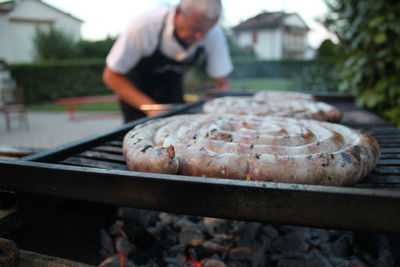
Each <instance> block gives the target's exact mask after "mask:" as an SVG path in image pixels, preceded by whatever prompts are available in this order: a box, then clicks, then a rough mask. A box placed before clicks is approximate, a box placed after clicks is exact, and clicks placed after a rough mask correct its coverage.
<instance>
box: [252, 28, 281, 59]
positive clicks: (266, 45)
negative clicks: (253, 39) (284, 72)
mask: <svg viewBox="0 0 400 267" xmlns="http://www.w3.org/2000/svg"><path fill="white" fill-rule="evenodd" d="M281 36H282V35H281V33H280V31H279V30H262V31H258V38H257V43H255V45H254V49H255V52H256V55H257V58H258V59H270V60H275V59H280V58H281V55H282V49H281V40H282V38H281Z"/></svg>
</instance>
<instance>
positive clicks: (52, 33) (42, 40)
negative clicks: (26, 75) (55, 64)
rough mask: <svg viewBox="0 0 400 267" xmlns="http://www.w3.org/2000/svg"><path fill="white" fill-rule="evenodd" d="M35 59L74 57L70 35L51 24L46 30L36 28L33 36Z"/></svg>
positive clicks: (73, 45) (73, 47) (73, 44)
mask: <svg viewBox="0 0 400 267" xmlns="http://www.w3.org/2000/svg"><path fill="white" fill-rule="evenodd" d="M33 42H34V45H35V57H36V59H37V60H52V59H66V58H73V57H75V51H76V49H75V43H74V41H73V39H72V38H71V37H69V36H68V35H67V34H65V33H64V32H62V31H61V30H58V29H56V28H55V27H53V26H51V27H50V28H49V29H48V30H43V29H40V28H36V32H35V36H34V38H33Z"/></svg>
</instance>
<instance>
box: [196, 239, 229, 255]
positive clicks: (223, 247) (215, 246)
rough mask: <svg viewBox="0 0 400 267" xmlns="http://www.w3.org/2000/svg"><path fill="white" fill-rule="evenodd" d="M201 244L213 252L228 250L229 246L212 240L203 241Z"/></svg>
mask: <svg viewBox="0 0 400 267" xmlns="http://www.w3.org/2000/svg"><path fill="white" fill-rule="evenodd" d="M201 245H202V246H203V247H204V248H206V249H208V250H210V251H213V252H214V253H223V252H226V251H228V250H229V246H226V245H222V244H219V243H217V242H212V241H204V242H203V243H202V244H201Z"/></svg>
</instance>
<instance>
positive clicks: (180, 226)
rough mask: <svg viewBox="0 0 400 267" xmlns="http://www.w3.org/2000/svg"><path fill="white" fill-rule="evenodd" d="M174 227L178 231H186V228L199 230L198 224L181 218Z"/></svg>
mask: <svg viewBox="0 0 400 267" xmlns="http://www.w3.org/2000/svg"><path fill="white" fill-rule="evenodd" d="M173 225H174V227H175V228H177V229H181V230H182V229H185V228H197V226H196V224H195V223H193V222H192V221H190V220H188V219H187V218H186V217H183V216H182V218H179V219H178V220H176V221H175V222H174V224H173Z"/></svg>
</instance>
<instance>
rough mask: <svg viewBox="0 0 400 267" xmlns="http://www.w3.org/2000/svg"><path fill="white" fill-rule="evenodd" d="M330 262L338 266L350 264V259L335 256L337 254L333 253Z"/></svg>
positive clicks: (343, 266) (344, 266)
mask: <svg viewBox="0 0 400 267" xmlns="http://www.w3.org/2000/svg"><path fill="white" fill-rule="evenodd" d="M329 262H330V263H331V264H332V265H333V266H335V267H336V266H338V267H347V266H350V264H349V261H348V260H347V259H343V258H339V257H335V256H332V255H329Z"/></svg>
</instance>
